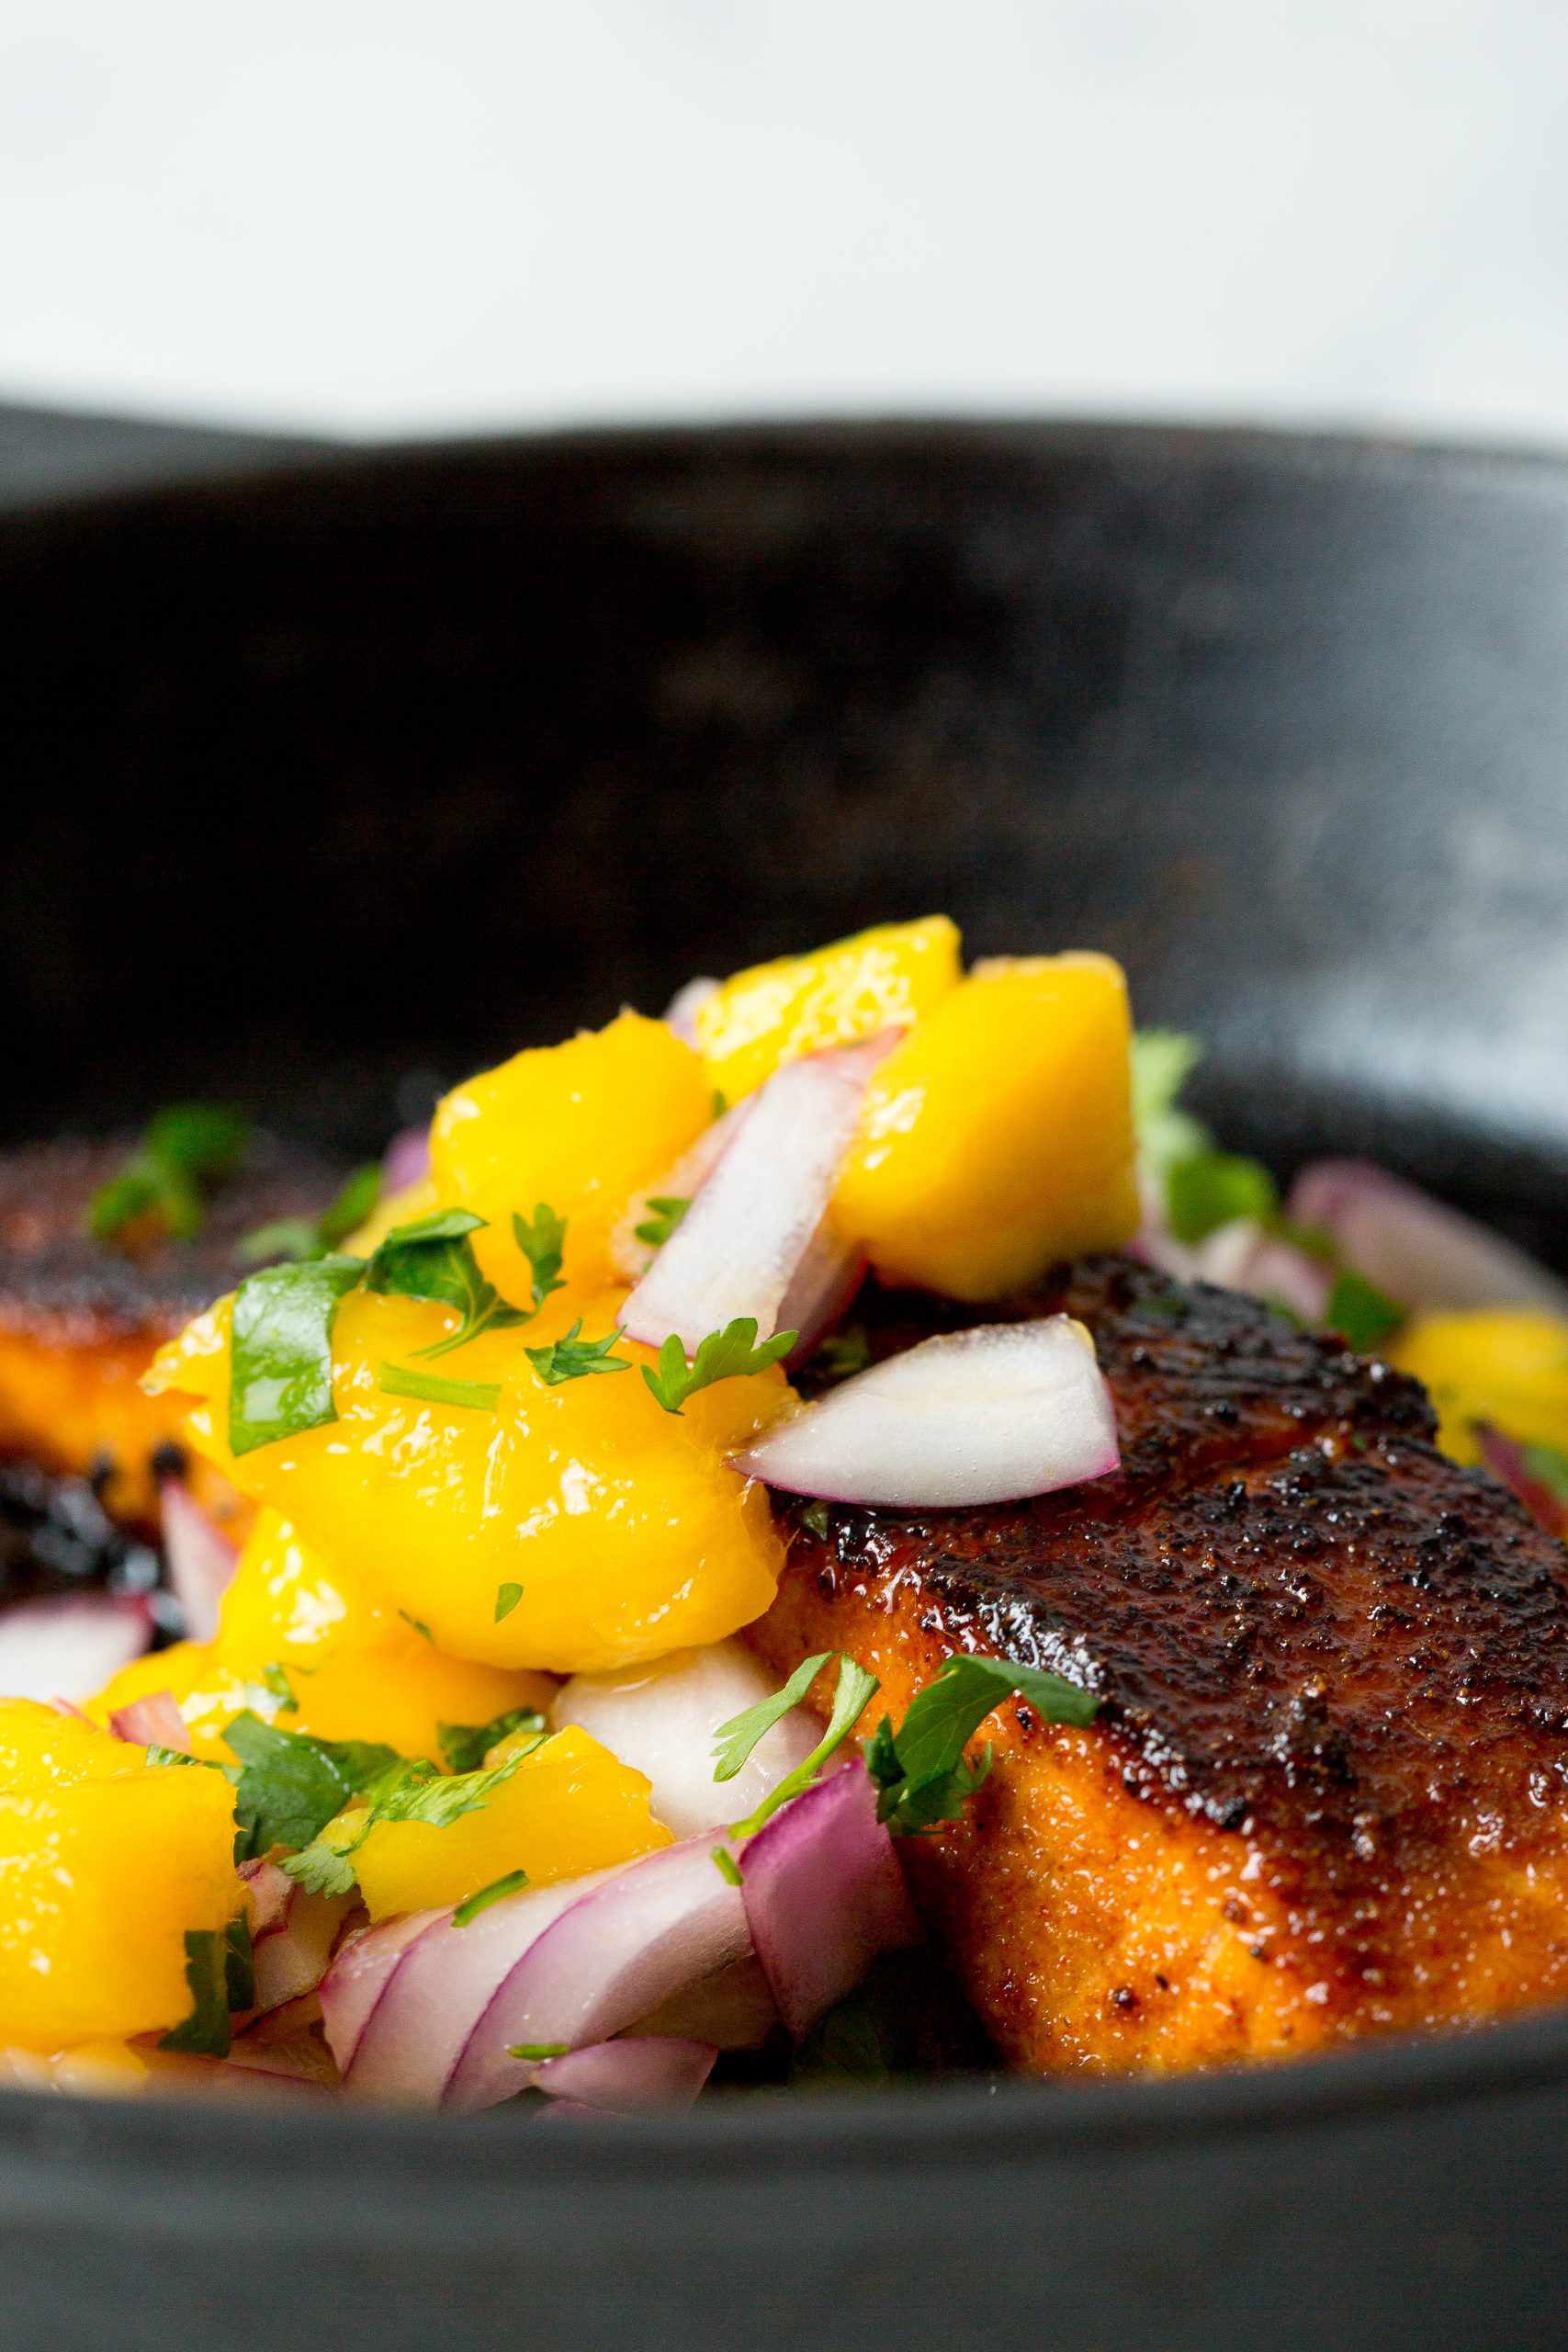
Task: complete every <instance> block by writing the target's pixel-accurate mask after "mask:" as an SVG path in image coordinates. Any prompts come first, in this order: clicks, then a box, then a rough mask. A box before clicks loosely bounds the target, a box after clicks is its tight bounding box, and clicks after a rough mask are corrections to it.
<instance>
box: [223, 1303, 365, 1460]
mask: <svg viewBox="0 0 1568 2352" xmlns="http://www.w3.org/2000/svg"><path fill="white" fill-rule="evenodd" d="M364 1272H365V1265H364V1261H363V1260H362V1259H359V1258H318V1259H316V1260H315V1261H313V1262H312V1263H310V1264H308V1265H301V1266H266V1267H264V1268H263V1270H262V1272H260V1273H258V1274H249V1275H247V1276H246V1278H245V1280H244V1281H243V1283H241V1284H240V1287H239V1289H238V1290H237V1291H236V1292H235V1294H234V1323H233V1338H232V1341H231V1367H230V1376H229V1444H230V1447H231V1450H232V1452H234V1453H253V1452H254V1449H255V1448H256V1447H257V1446H258V1445H275V1444H276V1442H278V1440H279V1439H280V1438H286V1437H296V1436H298V1435H299V1431H300V1430H313V1429H318V1428H320V1427H321V1423H322V1422H324V1421H335V1420H336V1419H337V1407H336V1406H335V1405H334V1404H333V1321H334V1319H335V1317H336V1315H337V1310H338V1303H339V1301H340V1300H341V1299H342V1298H344V1295H346V1294H347V1293H348V1292H349V1291H351V1290H352V1289H353V1288H354V1286H355V1283H357V1282H358V1281H359V1278H360V1276H361V1275H362V1274H363V1273H364Z"/></svg>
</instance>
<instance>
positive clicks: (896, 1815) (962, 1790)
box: [865, 1655, 1100, 1836]
mask: <svg viewBox="0 0 1568 2352" xmlns="http://www.w3.org/2000/svg"><path fill="white" fill-rule="evenodd" d="M1015 1693H1016V1695H1017V1696H1018V1697H1020V1698H1021V1699H1022V1700H1024V1701H1025V1702H1026V1703H1027V1704H1028V1705H1029V1706H1031V1707H1032V1709H1033V1710H1034V1713H1036V1714H1037V1715H1039V1716H1040V1717H1041V1719H1042V1720H1043V1722H1045V1723H1054V1724H1089V1723H1092V1722H1093V1720H1094V1718H1095V1715H1096V1713H1098V1711H1099V1707H1100V1702H1099V1700H1098V1699H1097V1698H1096V1697H1095V1695H1094V1693H1093V1692H1092V1691H1086V1690H1084V1689H1082V1688H1081V1686H1080V1685H1079V1684H1077V1683H1076V1682H1069V1681H1068V1680H1067V1679H1066V1677H1065V1676H1064V1675H1060V1674H1049V1673H1046V1672H1043V1670H1042V1669H1041V1668H1037V1667H1032V1666H1018V1665H1015V1664H1014V1663H1013V1662H1012V1661H1011V1660H1010V1659H1008V1658H998V1657H965V1656H963V1655H958V1656H954V1657H949V1658H948V1659H947V1661H946V1662H945V1664H944V1665H943V1667H942V1672H941V1673H940V1674H939V1675H937V1676H936V1677H935V1679H933V1680H932V1681H931V1682H928V1683H927V1684H926V1687H925V1689H924V1690H923V1691H919V1692H917V1694H916V1696H915V1697H914V1698H913V1699H911V1700H910V1702H909V1705H908V1712H907V1713H906V1714H905V1717H904V1720H903V1723H902V1724H900V1725H899V1727H898V1729H897V1731H895V1730H894V1729H893V1726H892V1724H891V1722H890V1720H889V1719H888V1717H887V1716H886V1715H884V1717H883V1718H882V1721H881V1723H880V1724H878V1725H877V1727H876V1730H875V1731H874V1734H873V1735H872V1737H871V1738H870V1739H869V1740H868V1741H867V1743H866V1747H865V1761H866V1770H868V1771H869V1772H870V1774H871V1777H872V1780H873V1781H874V1783H875V1786H876V1791H877V1804H876V1817H877V1819H878V1820H879V1821H882V1822H886V1825H887V1826H888V1828H889V1829H892V1830H894V1831H895V1832H897V1833H898V1834H899V1835H901V1836H908V1835H910V1834H913V1833H919V1831H921V1830H926V1829H931V1828H934V1827H935V1826H936V1825H937V1823H939V1822H942V1821H953V1820H955V1819H956V1818H957V1816H958V1815H959V1814H960V1813H962V1811H963V1809H964V1804H966V1802H967V1801H968V1799H969V1798H970V1797H972V1796H973V1795H974V1793H975V1792H976V1789H977V1788H978V1787H979V1786H980V1784H981V1782H982V1781H984V1780H985V1778H986V1776H987V1773H988V1772H989V1770H990V1769H991V1753H992V1752H991V1749H990V1747H987V1749H986V1751H985V1754H984V1755H983V1757H982V1758H981V1759H980V1761H979V1762H978V1764H975V1765H971V1764H970V1763H969V1762H968V1761H967V1759H966V1758H965V1756H964V1749H965V1748H966V1747H967V1746H968V1744H969V1741H970V1740H971V1739H972V1738H973V1737H974V1736H975V1734H976V1731H977V1730H978V1729H979V1727H980V1725H981V1724H982V1723H984V1721H985V1719H986V1717H987V1715H988V1714H990V1713H993V1712H994V1710H995V1709H996V1708H998V1707H999V1706H1000V1705H1001V1703H1002V1702H1003V1701H1004V1699H1007V1698H1008V1697H1010V1696H1011V1695H1013V1694H1015Z"/></svg>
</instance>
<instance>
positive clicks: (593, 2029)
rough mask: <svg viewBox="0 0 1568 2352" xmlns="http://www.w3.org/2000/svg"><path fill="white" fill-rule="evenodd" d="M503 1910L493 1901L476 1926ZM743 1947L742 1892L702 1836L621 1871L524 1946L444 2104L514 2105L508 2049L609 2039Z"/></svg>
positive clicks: (471, 2039) (516, 2071) (515, 2068)
mask: <svg viewBox="0 0 1568 2352" xmlns="http://www.w3.org/2000/svg"><path fill="white" fill-rule="evenodd" d="M550 1891H551V1892H553V1891H554V1890H550ZM512 1899H513V1902H514V1903H521V1902H523V1901H525V1897H524V1896H522V1895H514V1896H513V1898H512ZM504 1908H505V1905H502V1904H499V1903H498V1904H496V1905H494V1906H493V1909H492V1910H491V1911H488V1912H486V1913H485V1914H483V1917H482V1918H480V1919H478V1920H476V1921H475V1922H474V1926H475V1927H476V1928H478V1927H479V1926H482V1924H483V1920H484V1919H485V1918H491V1917H494V1916H495V1914H496V1913H497V1912H500V1911H502V1910H503V1909H504ZM458 1932H459V1933H462V1934H471V1933H472V1932H473V1930H472V1929H468V1928H465V1929H461V1930H458ZM749 1949H750V1930H749V1928H748V1927H747V1924H746V1911H745V1905H743V1904H742V1902H741V1899H740V1890H739V1887H737V1886H734V1885H732V1884H731V1883H730V1882H729V1880H728V1879H727V1878H726V1877H725V1876H724V1875H723V1874H722V1872H721V1871H719V1869H718V1866H717V1864H716V1862H715V1860H714V1859H713V1850H712V1841H711V1838H695V1839H693V1840H692V1841H691V1842H690V1843H688V1844H686V1845H683V1846H666V1847H665V1848H664V1849H662V1850H661V1851H660V1852H659V1853H657V1854H649V1855H645V1856H644V1857H643V1859H642V1860H640V1861H636V1862H630V1863H627V1864H626V1866H625V1867H624V1868H623V1869H621V1870H618V1871H614V1872H612V1873H611V1874H610V1875H609V1876H608V1877H607V1878H606V1879H604V1881H603V1882H602V1883H600V1884H599V1885H597V1886H595V1887H594V1888H592V1891H591V1892H590V1893H588V1894H585V1895H583V1896H582V1897H581V1899H580V1900H579V1901H577V1902H574V1903H572V1904H571V1905H570V1906H569V1907H568V1908H566V1909H564V1910H563V1911H562V1912H561V1914H560V1916H559V1917H558V1918H557V1919H555V1920H554V1921H552V1923H551V1924H550V1926H549V1927H548V1928H546V1929H545V1931H544V1933H543V1934H542V1935H540V1936H538V1937H537V1938H536V1939H532V1938H531V1939H530V1940H529V1943H528V1946H527V1948H526V1949H525V1950H524V1951H522V1952H521V1953H520V1954H519V1955H518V1957H517V1959H516V1961H515V1962H514V1964H513V1966H512V1967H511V1968H510V1969H509V1970H508V1972H507V1973H506V1974H505V1975H504V1976H503V1977H502V1979H501V1980H500V1982H499V1983H498V1984H497V1985H496V1987H495V1991H494V1993H493V1996H491V2000H490V2001H489V2002H488V2004H487V2005H486V2006H485V2007H484V2009H483V2010H482V2012H481V2013H480V2014H479V2016H478V2018H476V2019H475V2022H474V2025H473V2030H472V2031H471V2032H470V2034H469V2036H468V2041H467V2044H466V2046H465V2047H464V2050H463V2053H462V2056H461V2058H460V2060H459V2061H458V2064H457V2067H456V2069H455V2070H454V2072H453V2075H452V2077H451V2080H450V2082H449V2084H448V2085H447V2088H446V2105H447V2106H449V2107H454V2108H457V2109H464V2110H468V2109H474V2108H480V2107H491V2106H493V2105H494V2104H495V2103H496V2101H497V2100H499V2099H503V2098H511V2097H512V2095H513V2092H514V2091H515V2090H516V2089H517V2087H518V2084H519V2078H520V2076H521V2075H522V2068H523V2062H521V2061H520V2060H518V2059H515V2058H513V2057H509V2056H508V2054H507V2052H508V2051H509V2049H510V2048H511V2046H512V2045H513V2043H514V2042H534V2043H537V2042H555V2041H564V2042H566V2043H567V2044H568V2045H569V2046H570V2048H572V2049H578V2048H581V2045H582V2044H584V2043H585V2042H590V2041H607V2040H609V2039H610V2037H611V2036H612V2035H615V2034H617V2033H620V2032H622V2031H623V2030H625V2028H626V2027H627V2026H629V2025H635V2024H636V2023H637V2021H638V2019H639V2018H645V2017H647V2016H648V2015H649V2013H650V2012H651V2011H652V2010H654V2009H657V2008H658V2007H660V2004H661V2003H662V2002H664V2001H666V2000H668V1999H669V1997H670V1996H671V1994H672V1993H674V1992H676V1991H677V1990H678V1989H679V1988H680V1987H681V1986H682V1985H690V1984H692V1983H694V1982H695V1981H696V1980H697V1979H699V1978H702V1977H706V1976H711V1975H713V1974H714V1973H716V1971H717V1970H719V1969H721V1968H727V1967H728V1965H729V1964H730V1962H732V1961H735V1960H739V1958H740V1957H741V1956H742V1954H743V1953H745V1952H746V1951H748V1950H749Z"/></svg>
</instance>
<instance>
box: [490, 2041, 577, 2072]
mask: <svg viewBox="0 0 1568 2352" xmlns="http://www.w3.org/2000/svg"><path fill="white" fill-rule="evenodd" d="M570 2048H571V2044H570V2041H513V2042H512V2043H511V2044H510V2045H509V2046H508V2049H507V2052H506V2054H507V2056H508V2057H509V2058H521V2059H523V2060H525V2062H526V2064H529V2065H531V2066H542V2065H543V2064H544V2063H545V2060H546V2059H547V2058H564V2057H565V2056H566V2053H567V2052H568V2051H569V2050H570Z"/></svg>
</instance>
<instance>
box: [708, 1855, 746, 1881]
mask: <svg viewBox="0 0 1568 2352" xmlns="http://www.w3.org/2000/svg"><path fill="white" fill-rule="evenodd" d="M713 1859H714V1866H715V1868H716V1870H717V1871H718V1874H719V1876H720V1878H722V1879H726V1880H728V1883H729V1884H730V1885H731V1886H739V1885H740V1883H741V1878H740V1865H739V1862H738V1861H737V1860H736V1859H735V1857H734V1855H733V1854H732V1853H731V1852H730V1850H729V1849H728V1846H716V1847H715V1848H714V1849H713Z"/></svg>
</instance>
